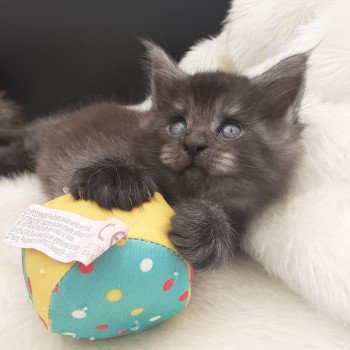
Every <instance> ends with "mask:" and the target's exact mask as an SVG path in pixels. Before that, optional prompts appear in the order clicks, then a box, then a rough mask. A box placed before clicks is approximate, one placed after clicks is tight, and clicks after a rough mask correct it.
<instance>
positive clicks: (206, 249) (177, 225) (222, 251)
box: [169, 200, 236, 270]
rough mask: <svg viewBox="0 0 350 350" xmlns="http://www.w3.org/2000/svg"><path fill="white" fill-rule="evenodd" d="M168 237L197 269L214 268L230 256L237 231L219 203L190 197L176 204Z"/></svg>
mask: <svg viewBox="0 0 350 350" xmlns="http://www.w3.org/2000/svg"><path fill="white" fill-rule="evenodd" d="M175 212H176V215H175V216H174V217H173V219H172V228H171V231H170V233H169V238H170V240H171V241H172V242H173V244H174V245H175V247H176V248H177V250H178V251H179V253H180V254H181V255H182V256H183V257H184V259H186V260H187V261H189V262H190V264H191V265H192V266H193V267H194V268H195V269H196V270H205V269H214V268H217V267H219V266H220V265H223V264H225V263H227V262H229V261H230V260H231V258H232V257H233V253H234V250H235V246H236V234H235V232H234V230H233V228H232V227H231V224H230V221H229V219H228V217H227V215H226V213H225V212H224V210H223V209H222V207H221V206H220V205H218V204H214V203H212V202H209V201H205V200H189V201H185V202H183V203H180V204H179V205H177V206H176V207H175Z"/></svg>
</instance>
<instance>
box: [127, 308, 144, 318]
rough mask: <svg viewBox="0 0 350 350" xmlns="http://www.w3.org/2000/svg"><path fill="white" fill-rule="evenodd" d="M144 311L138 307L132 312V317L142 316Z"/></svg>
mask: <svg viewBox="0 0 350 350" xmlns="http://www.w3.org/2000/svg"><path fill="white" fill-rule="evenodd" d="M143 311H144V310H143V308H142V307H138V308H137V309H135V310H132V311H131V312H130V315H131V316H136V315H139V314H141V313H142V312H143Z"/></svg>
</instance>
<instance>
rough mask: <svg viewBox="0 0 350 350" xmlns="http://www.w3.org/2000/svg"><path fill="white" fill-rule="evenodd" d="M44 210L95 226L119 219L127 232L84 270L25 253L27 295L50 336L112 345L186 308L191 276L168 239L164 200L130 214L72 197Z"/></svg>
mask: <svg viewBox="0 0 350 350" xmlns="http://www.w3.org/2000/svg"><path fill="white" fill-rule="evenodd" d="M45 206H46V207H49V208H53V209H60V210H65V211H68V212H71V213H75V214H78V215H80V216H83V217H86V218H89V219H93V220H106V219H109V218H117V219H119V220H121V221H123V222H124V223H125V224H126V225H127V226H128V228H129V233H128V235H127V237H126V238H124V239H123V240H121V241H119V242H118V243H117V244H115V245H113V246H112V247H111V248H110V249H108V250H107V251H106V252H105V253H104V254H102V255H101V256H100V257H98V258H97V259H96V260H95V261H93V262H92V263H91V264H89V265H87V266H85V265H83V264H82V263H78V262H72V263H61V262H59V261H56V260H53V259H51V258H50V257H48V256H47V255H45V254H43V253H41V252H39V251H37V250H34V249H23V250H22V251H23V272H24V276H25V282H26V285H27V289H28V293H29V295H30V298H31V299H32V301H33V303H34V306H35V308H36V311H37V313H38V314H39V317H40V319H41V321H42V322H43V323H44V325H45V326H46V328H47V329H48V330H50V331H51V332H53V333H59V334H66V335H70V336H72V337H74V338H88V339H90V340H94V339H100V338H110V337H115V336H119V335H123V334H127V333H132V332H136V331H141V330H144V329H146V328H148V327H151V326H153V325H155V324H157V323H159V322H162V321H164V320H166V319H168V318H169V317H172V316H174V315H175V314H177V313H178V312H180V311H182V310H183V309H184V308H185V307H186V306H187V304H188V302H189V298H190V292H191V276H192V270H191V267H190V265H189V264H188V263H187V262H186V261H184V260H183V258H182V257H181V256H180V255H179V254H178V253H177V252H176V250H175V247H174V246H173V245H172V243H171V242H170V241H169V239H168V236H167V232H168V230H169V227H170V219H171V217H172V216H173V214H174V212H173V210H172V209H171V208H170V207H169V206H168V204H167V203H166V202H165V200H164V199H163V197H162V196H161V195H159V194H156V195H155V196H154V198H153V199H152V200H151V201H150V202H148V203H145V204H143V205H142V206H140V207H138V208H135V209H133V210H132V211H130V212H125V211H121V210H117V209H115V210H112V211H108V210H104V209H101V208H100V207H99V206H97V205H96V204H95V203H92V202H88V201H84V200H78V201H76V200H74V199H73V198H72V197H71V196H70V195H65V196H62V197H59V198H57V199H54V200H52V201H50V202H48V203H47V204H46V205H45Z"/></svg>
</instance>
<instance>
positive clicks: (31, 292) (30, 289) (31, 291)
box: [27, 277, 33, 294]
mask: <svg viewBox="0 0 350 350" xmlns="http://www.w3.org/2000/svg"><path fill="white" fill-rule="evenodd" d="M27 280H28V286H29V291H30V294H33V290H32V284H31V283H30V278H29V277H27Z"/></svg>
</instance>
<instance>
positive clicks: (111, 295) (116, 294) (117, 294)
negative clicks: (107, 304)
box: [107, 289, 122, 303]
mask: <svg viewBox="0 0 350 350" xmlns="http://www.w3.org/2000/svg"><path fill="white" fill-rule="evenodd" d="M121 298H122V292H121V291H120V290H119V289H113V290H110V291H109V292H108V293H107V300H108V301H111V302H112V303H113V302H116V301H119V300H120V299H121Z"/></svg>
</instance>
